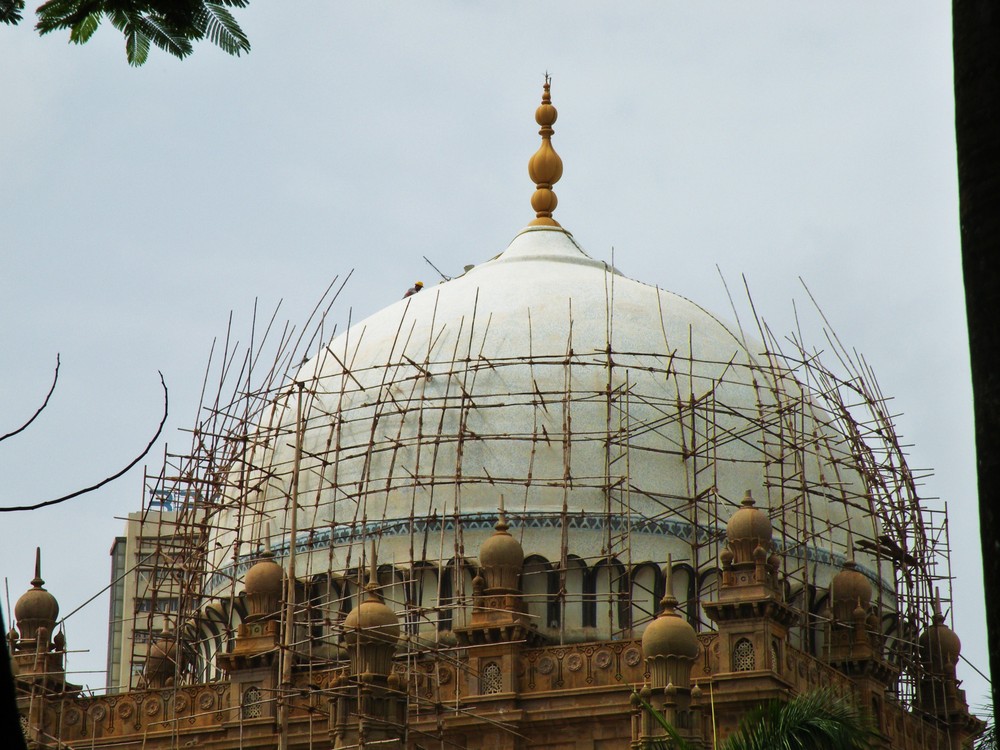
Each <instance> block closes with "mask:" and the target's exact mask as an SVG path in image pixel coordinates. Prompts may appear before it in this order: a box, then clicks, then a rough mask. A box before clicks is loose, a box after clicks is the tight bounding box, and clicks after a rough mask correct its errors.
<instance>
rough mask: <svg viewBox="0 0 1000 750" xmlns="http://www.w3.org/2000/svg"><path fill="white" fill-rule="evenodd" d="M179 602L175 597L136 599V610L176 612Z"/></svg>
mask: <svg viewBox="0 0 1000 750" xmlns="http://www.w3.org/2000/svg"><path fill="white" fill-rule="evenodd" d="M178 605H179V602H178V600H177V597H153V598H152V599H136V600H135V611H136V612H176V611H177V609H178Z"/></svg>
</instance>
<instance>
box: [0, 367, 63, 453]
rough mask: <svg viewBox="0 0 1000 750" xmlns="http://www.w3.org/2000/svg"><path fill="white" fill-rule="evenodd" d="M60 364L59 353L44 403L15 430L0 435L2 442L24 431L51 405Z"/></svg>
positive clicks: (0, 441)
mask: <svg viewBox="0 0 1000 750" xmlns="http://www.w3.org/2000/svg"><path fill="white" fill-rule="evenodd" d="M59 364H60V362H59V355H58V354H56V371H55V373H54V374H53V375H52V385H51V386H50V387H49V392H48V393H46V394H45V400H44V401H43V402H42V405H41V406H39V407H38V409H37V410H36V411H35V413H34V414H32V415H31V419H29V420H28V421H27V422H25V423H24V424H23V425H21V426H20V427H18V428H17V429H16V430H14V431H13V432H8V433H7V434H6V435H3V436H0V443H2V442H3V441H4V440H6V439H7V438H10V437H14V436H15V435H16V434H18V433H19V432H24V430H26V429H27V428H28V425H30V424H31V423H32V422H34V421H35V420H36V419H37V418H38V415H39V414H41V413H42V412H43V411H44V410H45V407H46V406H48V405H49V399H50V398H52V393H53V392H54V391H55V389H56V382H57V381H58V380H59Z"/></svg>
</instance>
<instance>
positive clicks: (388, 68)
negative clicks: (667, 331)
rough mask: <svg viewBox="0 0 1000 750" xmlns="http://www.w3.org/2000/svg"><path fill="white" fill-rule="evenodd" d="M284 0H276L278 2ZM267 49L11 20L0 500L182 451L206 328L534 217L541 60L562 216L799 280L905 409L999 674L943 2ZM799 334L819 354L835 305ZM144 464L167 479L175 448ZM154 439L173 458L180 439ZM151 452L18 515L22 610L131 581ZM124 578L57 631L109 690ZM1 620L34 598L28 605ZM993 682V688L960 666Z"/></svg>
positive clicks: (632, 260) (477, 11)
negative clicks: (123, 538) (115, 604)
mask: <svg viewBox="0 0 1000 750" xmlns="http://www.w3.org/2000/svg"><path fill="white" fill-rule="evenodd" d="M279 6H280V7H279ZM238 15H239V19H240V21H241V23H242V25H243V27H244V29H245V30H246V31H247V33H248V34H249V35H250V38H251V43H252V45H253V51H252V52H251V53H250V55H249V56H246V57H244V58H241V59H236V58H230V57H228V56H226V55H224V54H223V53H221V52H219V51H217V50H215V49H214V48H211V47H209V46H207V45H202V46H200V47H198V48H197V49H196V52H195V54H194V55H193V57H191V58H190V59H188V60H186V61H184V62H179V61H177V60H176V59H174V58H171V57H168V56H166V55H165V54H163V53H161V52H159V51H156V50H154V51H153V52H152V53H151V54H150V61H149V63H148V64H147V65H146V66H145V67H143V68H140V69H132V68H130V67H129V66H128V65H127V64H126V62H125V58H124V43H123V41H122V39H121V37H120V35H119V34H118V33H117V32H116V31H114V29H113V28H112V27H111V26H110V25H109V24H105V25H104V26H103V27H102V28H101V29H100V30H99V31H98V33H97V34H96V35H95V37H94V39H93V40H92V41H91V42H90V43H89V44H87V45H86V46H84V47H76V46H71V45H68V44H67V43H66V37H65V35H53V36H51V37H48V38H45V39H40V38H38V37H37V36H36V35H35V34H34V33H33V32H32V30H31V28H30V23H29V24H25V25H24V26H22V27H21V28H16V29H10V28H0V71H3V73H2V76H0V101H2V105H0V106H2V108H3V109H2V113H3V116H2V117H0V181H2V182H0V184H2V186H3V193H2V196H0V197H2V200H0V259H2V266H0V326H2V348H0V365H2V366H0V433H3V432H6V431H7V430H8V429H11V428H12V427H14V426H16V425H18V424H20V423H21V422H22V421H24V420H25V419H26V418H27V417H28V416H29V415H30V414H31V412H32V411H33V410H34V408H35V407H36V406H37V404H38V403H39V402H40V400H41V399H42V398H43V396H44V392H45V390H46V388H47V384H48V380H49V377H50V373H51V369H52V367H53V365H54V363H55V357H56V354H57V353H59V354H61V356H62V361H63V369H62V375H61V379H60V383H59V387H58V390H57V391H56V393H55V395H54V397H53V399H52V403H51V405H50V407H49V408H48V409H47V410H46V412H45V413H44V414H43V415H42V417H41V418H40V419H39V421H38V422H37V423H36V424H35V425H34V426H32V428H31V429H30V430H29V431H28V432H26V433H24V434H23V435H20V436H18V437H16V438H14V439H11V440H8V441H6V442H4V443H3V445H2V449H0V477H2V485H0V502H2V503H3V504H5V505H11V504H20V503H24V502H29V501H35V500H41V499H45V498H48V497H52V496H55V495H58V494H62V493H65V492H68V491H71V490H73V489H76V488H79V487H81V486H83V485H86V484H89V483H91V482H93V481H95V480H97V479H100V478H101V477H103V476H105V475H106V474H108V473H110V472H112V471H114V470H116V469H117V468H118V467H119V466H121V465H124V464H125V463H127V462H128V460H129V459H130V458H131V456H132V455H133V454H135V453H136V452H137V451H138V450H139V449H141V446H142V445H144V444H145V442H146V441H147V440H148V438H149V436H150V435H151V434H152V433H153V431H154V429H155V425H156V422H157V419H158V417H159V410H160V406H161V405H160V394H159V379H158V377H157V374H156V373H157V370H162V371H163V373H164V376H165V378H166V380H167V383H168V385H169V386H170V397H171V415H170V419H169V423H168V430H167V437H166V439H167V440H169V441H170V444H171V446H172V447H173V448H174V449H177V450H180V449H181V448H183V447H184V446H185V445H186V444H187V439H186V438H185V436H184V434H182V433H180V432H179V430H180V429H181V428H184V427H188V426H190V425H191V424H192V423H193V421H194V416H195V413H196V408H197V402H198V393H199V389H200V386H201V380H202V376H203V373H204V367H205V363H206V361H207V356H208V352H209V349H210V347H211V344H212V340H213V338H214V337H216V336H221V335H223V334H224V333H225V330H226V324H227V320H228V316H229V313H230V311H233V312H234V314H235V317H236V318H237V319H238V320H241V321H243V322H244V323H246V322H248V321H249V318H250V315H251V311H252V308H253V304H254V299H255V298H257V299H259V300H260V305H261V307H262V308H264V309H267V310H270V309H272V308H273V307H274V306H275V305H276V304H277V303H278V301H279V300H281V299H283V300H284V305H283V308H282V316H283V317H286V318H290V319H291V320H293V321H296V322H301V321H303V320H304V318H305V317H306V315H307V314H308V311H309V310H310V309H311V307H312V305H313V303H314V302H315V300H316V299H317V297H318V296H319V295H320V294H321V293H322V291H323V290H324V289H325V287H326V285H327V284H328V283H329V281H330V280H331V279H332V278H333V277H334V276H335V275H336V274H344V273H346V272H348V271H351V270H352V269H353V271H354V276H353V278H352V280H351V282H350V284H349V285H348V288H347V289H346V291H345V293H344V295H343V297H342V304H340V305H338V307H337V310H338V315H337V317H338V319H340V320H342V321H343V320H346V318H347V313H348V309H349V308H353V316H354V319H355V320H356V319H358V317H359V316H362V315H366V314H368V313H370V312H372V311H374V310H377V309H378V308H380V307H382V306H384V305H385V304H388V303H390V302H392V301H394V300H396V299H398V298H399V297H400V295H401V294H402V292H403V291H404V290H405V289H406V288H407V287H408V286H410V284H412V282H413V281H414V280H416V279H422V280H424V281H426V282H428V283H431V282H433V281H434V279H435V274H434V272H433V271H432V270H431V269H430V268H429V267H428V266H427V265H426V264H425V263H424V261H423V259H422V256H424V255H426V256H428V257H429V258H430V259H431V260H433V261H434V263H435V264H436V265H438V266H439V267H440V268H441V269H442V270H444V271H445V272H446V273H449V272H451V273H455V272H458V271H460V269H461V267H462V266H463V265H465V264H467V263H478V262H481V261H483V260H485V259H487V258H489V257H491V256H493V255H495V254H496V253H498V252H499V251H501V250H502V249H503V248H504V247H505V246H506V244H507V242H508V241H509V240H510V239H511V238H512V237H513V236H514V234H515V233H516V232H517V231H518V230H519V229H520V228H521V227H522V226H523V225H524V224H526V223H527V221H529V220H530V219H531V218H532V216H533V214H532V212H531V210H530V206H529V197H530V195H531V191H532V189H533V186H532V185H531V184H530V182H529V181H528V178H527V174H526V164H527V160H528V158H529V157H530V155H531V154H532V153H533V152H534V150H535V149H536V148H537V143H538V136H537V126H536V125H535V123H534V121H533V112H534V108H535V106H536V105H537V102H538V97H539V91H540V84H541V80H542V76H543V74H544V73H545V71H546V70H548V71H549V72H550V73H551V74H552V76H553V88H552V92H553V101H554V103H555V104H556V106H557V107H558V109H559V120H558V122H557V123H556V126H555V130H556V134H555V138H554V145H555V147H556V149H557V151H558V152H559V153H560V154H561V155H562V157H563V161H564V164H565V171H564V176H563V179H562V181H561V182H560V183H559V185H558V187H557V193H558V196H559V208H558V211H557V214H556V215H557V218H558V219H559V220H560V222H561V223H562V224H563V226H564V227H566V228H567V229H569V230H570V231H571V232H573V234H574V236H575V237H576V239H577V240H578V241H579V242H580V243H581V245H582V246H583V247H585V248H587V249H588V251H589V252H590V253H591V255H594V256H595V257H598V258H601V259H605V260H610V257H611V252H612V248H614V253H615V263H616V265H617V266H618V267H619V268H620V269H621V270H622V271H623V272H624V273H626V274H627V275H629V276H632V277H634V278H637V279H640V280H643V281H646V282H649V283H653V284H657V285H660V286H662V287H664V288H666V289H669V290H671V291H674V292H678V293H680V294H683V295H685V296H687V297H690V298H692V299H694V300H695V301H697V302H699V303H701V304H702V305H703V306H705V307H707V308H709V309H710V310H714V311H717V312H718V313H719V314H720V316H721V317H723V318H731V314H730V313H729V303H728V301H727V299H726V295H725V291H724V289H723V287H722V284H721V283H720V281H719V275H718V271H717V270H716V265H718V267H719V268H720V269H721V271H722V272H723V274H724V275H725V276H726V278H727V279H728V280H729V281H730V284H731V286H732V285H734V284H735V285H736V286H739V285H740V283H741V282H740V275H741V274H746V276H747V278H748V281H749V285H750V288H751V290H752V292H753V297H754V301H755V303H756V305H757V308H758V311H759V312H760V313H761V314H762V315H763V316H764V317H765V318H766V319H767V320H768V321H769V323H770V325H771V328H772V329H773V330H775V331H790V330H792V329H793V328H794V327H795V318H794V314H793V308H792V300H793V299H794V300H796V301H797V303H798V306H799V309H800V311H801V310H802V309H803V308H804V307H805V305H804V304H803V303H804V302H805V301H806V295H805V293H804V291H803V288H802V286H801V284H800V282H799V280H798V279H799V277H800V276H801V277H802V278H803V279H805V281H806V282H807V284H808V285H809V288H810V289H811V290H812V292H813V294H814V295H815V296H816V298H817V299H818V300H819V302H820V304H821V305H822V307H823V309H824V311H825V313H826V315H827V317H828V318H829V319H830V321H831V323H832V324H833V326H834V327H835V328H836V330H837V332H838V333H839V335H840V337H841V339H842V340H843V341H844V342H845V343H847V345H848V346H852V347H854V348H856V349H857V350H858V351H859V352H861V353H863V354H864V355H865V357H866V358H867V360H868V362H869V363H870V364H871V365H872V366H873V367H874V369H875V371H876V373H877V375H878V378H879V382H880V383H881V386H882V388H883V390H884V391H885V392H886V393H887V394H890V395H892V396H893V397H894V398H895V400H894V402H893V405H894V408H895V410H896V411H897V412H899V413H900V416H899V418H898V427H899V430H900V432H901V433H902V434H903V436H904V438H905V442H907V443H912V444H913V445H912V448H910V458H911V463H912V465H913V466H914V467H917V468H925V467H926V468H933V469H934V470H935V472H936V473H935V475H934V476H933V477H931V478H930V479H928V480H927V481H926V483H925V484H924V486H923V488H922V489H923V492H924V494H925V495H926V496H927V497H928V498H940V500H929V501H928V502H929V503H932V504H934V503H938V504H939V503H943V502H945V501H946V502H947V503H948V505H949V509H950V513H951V539H952V548H953V549H952V569H953V571H954V574H955V575H956V577H957V580H956V586H955V590H956V598H957V602H956V605H955V609H956V621H957V623H958V627H957V629H958V633H959V635H960V636H961V638H962V640H963V643H964V648H963V654H964V655H965V656H966V657H968V659H969V660H970V661H972V662H973V663H975V664H976V665H977V666H978V667H979V668H980V669H982V670H983V671H984V672H985V671H986V670H987V657H986V647H985V641H986V635H985V624H984V615H983V610H982V596H983V582H982V569H981V563H980V557H979V536H978V526H977V517H976V483H975V463H974V446H973V432H972V409H971V387H970V377H969V370H968V352H967V336H966V328H965V317H964V301H963V292H962V285H961V266H960V248H959V236H958V215H957V189H956V175H955V153H954V134H953V101H952V66H951V47H950V43H951V21H950V17H949V12H948V4H947V3H931V2H921V3H913V2H909V1H908V2H881V3H869V2H853V3H852V2H837V3H826V4H823V5H821V4H817V3H808V4H807V3H803V4H794V3H788V2H786V3H765V2H755V3H739V4H737V3H697V4H694V3H677V2H671V3H666V2H650V3H633V4H630V5H628V6H624V7H623V6H622V5H621V4H615V5H614V7H612V6H611V5H610V4H607V3H600V4H599V3H581V2H579V0H574V2H566V3H559V2H549V3H545V4H538V3H503V4H500V3H494V4H485V3H483V4H473V3H459V2H455V3H428V2H423V3H408V4H403V3H400V4H396V5H391V6H389V5H385V4H381V3H354V4H344V3H329V2H297V3H294V4H277V3H266V2H262V1H261V0H257V2H254V3H253V5H252V7H251V8H250V9H249V10H247V11H241V12H239V14H238ZM804 318H805V320H804V323H803V324H804V326H805V328H806V336H807V338H809V339H811V340H812V341H814V342H815V343H816V344H817V345H822V335H821V331H820V328H819V326H818V324H817V323H816V320H815V316H809V315H805V316H804ZM162 442H163V441H161V443H160V444H158V445H157V447H156V448H155V449H154V451H153V453H152V454H151V455H150V457H149V458H148V459H147V465H148V466H149V467H150V469H151V470H153V471H155V470H157V469H158V468H159V464H160V463H161V461H162V458H161V457H162V452H163V449H164V448H163V445H162ZM158 456H159V457H158ZM141 485H142V472H141V469H137V470H135V471H133V472H131V473H130V474H129V475H127V476H126V477H125V478H123V479H121V480H120V481H118V482H117V483H115V484H114V485H112V486H110V487H107V488H105V489H103V490H101V491H100V492H97V493H94V494H92V495H89V496H86V497H83V498H80V499H78V500H75V501H72V502H71V503H68V504H65V505H63V506H60V507H57V508H52V509H48V510H42V511H38V512H34V513H30V514H4V515H2V516H0V535H2V544H0V575H3V576H5V577H6V579H7V580H8V584H9V588H10V598H11V601H13V600H15V599H16V598H17V597H18V596H19V595H20V594H21V593H22V591H23V590H24V589H25V588H26V587H27V585H28V581H29V579H30V578H31V573H32V571H31V565H32V555H33V549H34V546H35V545H36V544H41V546H42V548H43V577H44V578H45V579H46V581H47V588H49V590H51V591H52V592H53V593H54V594H55V595H56V597H57V598H58V599H59V602H60V605H61V608H62V612H63V613H68V612H70V611H71V610H73V609H75V608H77V607H78V606H80V605H81V604H83V603H84V602H85V601H86V600H88V599H90V598H91V597H92V596H94V595H95V594H97V593H98V592H100V591H101V590H102V589H103V588H104V587H105V586H106V585H107V583H108V581H109V576H110V558H109V557H108V551H109V549H110V547H111V543H112V540H113V538H114V536H115V535H116V534H118V533H121V528H122V523H121V521H120V520H116V516H117V517H122V516H124V515H126V514H127V513H128V512H129V511H133V510H137V509H138V508H139V506H140V501H141ZM107 607H108V602H107V596H106V595H104V594H102V595H101V596H98V597H97V598H96V599H95V600H94V601H93V602H91V603H90V604H89V605H87V606H86V607H84V608H83V609H82V610H81V611H80V612H79V613H77V614H75V615H73V616H72V617H71V618H70V619H69V620H68V621H67V623H66V628H67V636H68V642H69V646H70V648H71V649H89V651H88V652H86V653H79V654H76V653H74V654H73V655H72V658H71V661H70V663H71V666H72V667H73V668H74V669H77V670H81V674H78V675H77V678H76V681H77V682H84V683H88V684H90V685H92V686H94V687H98V686H102V685H103V684H104V676H103V673H101V674H98V673H97V672H93V673H86V671H87V670H101V672H103V669H104V665H105V648H106V632H107V618H108V609H107ZM4 611H5V613H7V612H9V609H7V607H6V602H5V606H4ZM959 673H960V676H961V677H962V678H963V679H964V680H965V687H966V688H967V689H968V691H969V699H970V703H972V704H977V703H979V702H981V701H982V698H983V696H984V695H985V693H986V683H985V681H984V680H983V679H982V678H980V677H979V676H977V675H976V674H975V673H974V672H973V671H972V670H971V669H970V668H969V667H968V666H967V665H965V664H962V665H960V667H959Z"/></svg>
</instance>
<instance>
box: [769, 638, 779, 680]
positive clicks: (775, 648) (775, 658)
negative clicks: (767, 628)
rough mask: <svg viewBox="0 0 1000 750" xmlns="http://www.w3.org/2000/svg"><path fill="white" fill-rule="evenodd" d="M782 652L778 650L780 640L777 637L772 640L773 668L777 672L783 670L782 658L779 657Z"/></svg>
mask: <svg viewBox="0 0 1000 750" xmlns="http://www.w3.org/2000/svg"><path fill="white" fill-rule="evenodd" d="M780 654H781V652H780V651H779V650H778V641H777V639H775V640H773V641H771V669H772V670H774V671H775V672H780V671H781V660H780V658H779V657H780Z"/></svg>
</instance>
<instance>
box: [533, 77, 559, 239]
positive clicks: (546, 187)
mask: <svg viewBox="0 0 1000 750" xmlns="http://www.w3.org/2000/svg"><path fill="white" fill-rule="evenodd" d="M551 82H552V79H551V78H550V77H549V74H548V73H546V74H545V85H544V87H543V90H542V103H541V104H540V105H539V106H538V109H536V110H535V122H537V123H538V124H539V125H541V126H542V127H541V130H539V131H538V134H539V135H540V136H542V145H541V146H540V147H539V149H538V151H536V152H535V154H534V156H532V157H531V159H529V160H528V176H529V177H531V180H532V182H534V183H535V192H534V194H533V195H532V196H531V207H532V208H533V209H535V220H534V221H532V222H530V224H529V226H548V227H557V226H559V222H558V221H556V220H555V219H553V218H552V212H553V211H555V210H556V206H557V205H558V203H559V201H558V200H557V199H556V194H555V193H554V192H552V186H553V185H554V184H556V183H557V182H559V178H560V177H562V171H563V165H562V159H560V158H559V154H557V153H556V151H555V149H554V148H552V133H553V132H554V131H553V130H552V125H553V123H555V121H556V117H558V114H559V113H558V112H556V108H555V107H553V106H552V97H551V95H550V93H549V86H550V85H551Z"/></svg>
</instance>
